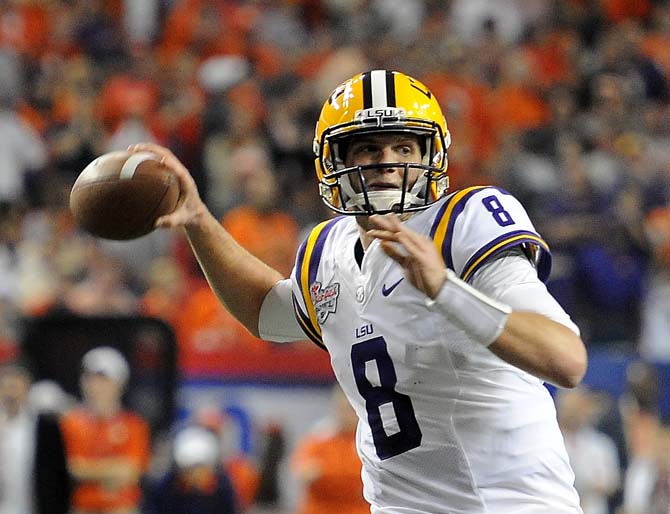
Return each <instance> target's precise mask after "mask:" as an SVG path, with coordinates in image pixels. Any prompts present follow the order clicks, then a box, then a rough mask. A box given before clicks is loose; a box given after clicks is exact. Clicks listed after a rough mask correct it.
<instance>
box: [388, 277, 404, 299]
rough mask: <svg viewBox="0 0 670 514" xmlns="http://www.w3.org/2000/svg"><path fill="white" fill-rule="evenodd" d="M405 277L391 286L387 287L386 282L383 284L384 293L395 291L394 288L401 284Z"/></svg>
mask: <svg viewBox="0 0 670 514" xmlns="http://www.w3.org/2000/svg"><path fill="white" fill-rule="evenodd" d="M404 278H405V277H403V278H401V279H400V280H398V281H397V282H396V283H395V284H391V285H390V286H389V287H386V284H384V285H383V286H382V294H383V295H384V296H388V295H390V294H391V293H392V292H393V290H394V289H395V288H396V287H398V286H399V285H400V282H402V281H403V280H404Z"/></svg>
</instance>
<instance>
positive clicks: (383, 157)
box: [377, 146, 399, 171]
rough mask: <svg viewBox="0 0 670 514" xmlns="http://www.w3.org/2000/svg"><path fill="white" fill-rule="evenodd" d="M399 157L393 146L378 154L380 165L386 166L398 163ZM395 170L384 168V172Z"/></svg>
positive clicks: (383, 149)
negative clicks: (389, 163)
mask: <svg viewBox="0 0 670 514" xmlns="http://www.w3.org/2000/svg"><path fill="white" fill-rule="evenodd" d="M398 161H399V159H398V155H397V154H396V152H395V150H394V149H393V147H391V146H384V147H382V148H381V149H380V150H379V153H378V161H377V163H378V164H384V163H387V162H398ZM393 169H395V168H384V170H385V171H386V170H393Z"/></svg>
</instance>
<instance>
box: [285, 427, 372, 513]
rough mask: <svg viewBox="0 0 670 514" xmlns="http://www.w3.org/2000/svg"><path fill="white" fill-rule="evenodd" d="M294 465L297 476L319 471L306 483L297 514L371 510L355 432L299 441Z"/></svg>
mask: <svg viewBox="0 0 670 514" xmlns="http://www.w3.org/2000/svg"><path fill="white" fill-rule="evenodd" d="M291 465H292V468H293V470H294V471H295V473H296V475H298V476H304V475H305V473H310V472H311V471H310V470H313V469H315V470H317V477H316V478H315V479H314V480H312V481H311V482H309V483H308V484H307V485H306V490H305V496H304V498H303V502H302V504H301V505H300V507H299V509H298V511H297V512H298V514H341V513H342V512H346V513H347V514H369V513H370V505H369V504H368V503H367V502H366V501H365V499H364V498H363V482H362V480H361V461H360V459H359V458H358V454H357V453H356V435H355V433H354V432H350V431H347V432H337V433H335V432H333V433H329V434H316V435H313V436H308V437H307V438H305V439H304V440H303V441H302V442H301V443H299V444H298V446H297V448H296V450H295V453H294V454H293V457H292V462H291Z"/></svg>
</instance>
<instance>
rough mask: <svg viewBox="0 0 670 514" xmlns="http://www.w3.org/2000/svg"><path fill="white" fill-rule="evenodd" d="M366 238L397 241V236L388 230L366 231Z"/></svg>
mask: <svg viewBox="0 0 670 514" xmlns="http://www.w3.org/2000/svg"><path fill="white" fill-rule="evenodd" d="M367 234H368V236H370V237H372V238H374V239H381V240H383V241H397V240H398V234H397V233H396V232H390V231H388V230H380V229H376V228H375V229H372V230H368V232H367Z"/></svg>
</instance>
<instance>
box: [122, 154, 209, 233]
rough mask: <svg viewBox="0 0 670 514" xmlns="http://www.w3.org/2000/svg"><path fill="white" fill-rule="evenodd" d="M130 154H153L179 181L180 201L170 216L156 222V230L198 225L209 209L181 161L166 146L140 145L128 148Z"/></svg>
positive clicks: (167, 215) (162, 217)
mask: <svg viewBox="0 0 670 514" xmlns="http://www.w3.org/2000/svg"><path fill="white" fill-rule="evenodd" d="M128 151H129V152H151V153H154V154H156V155H157V156H158V157H159V158H160V162H161V163H162V164H163V165H165V166H166V167H167V168H169V169H170V171H172V172H173V173H174V174H175V175H176V176H177V178H178V180H179V190H180V192H179V200H178V202H177V207H176V208H175V210H174V211H172V212H171V213H170V214H166V215H165V216H161V217H160V218H158V219H157V220H156V223H155V227H156V228H174V227H189V226H196V225H198V224H199V223H200V222H201V221H202V220H203V218H204V217H205V214H206V213H207V207H206V206H205V203H204V202H203V201H202V199H201V198H200V194H199V193H198V188H197V187H196V184H195V180H193V177H192V176H191V174H190V173H189V171H188V170H187V169H186V167H185V166H184V165H183V164H182V163H181V161H180V160H179V159H177V157H176V156H175V155H174V154H173V153H172V151H170V150H169V149H167V148H165V147H164V146H161V145H157V144H155V143H138V144H134V145H130V146H129V147H128Z"/></svg>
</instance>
